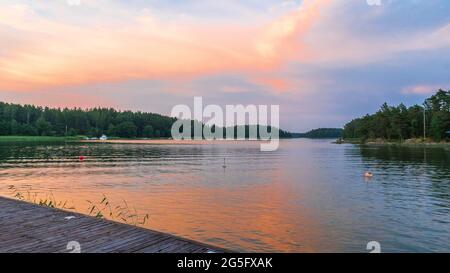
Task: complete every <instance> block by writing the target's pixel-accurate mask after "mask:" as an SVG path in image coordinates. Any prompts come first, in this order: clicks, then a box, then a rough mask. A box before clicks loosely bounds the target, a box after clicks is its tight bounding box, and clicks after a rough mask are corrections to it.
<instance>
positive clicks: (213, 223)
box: [0, 139, 450, 252]
mask: <svg viewBox="0 0 450 273" xmlns="http://www.w3.org/2000/svg"><path fill="white" fill-rule="evenodd" d="M330 142H331V140H308V139H292V140H282V141H281V144H280V148H279V149H278V150H277V151H275V152H260V150H259V143H257V142H243V141H241V142H220V143H215V144H211V143H209V144H204V143H203V144H199V145H179V144H176V145H146V144H103V143H89V144H87V143H69V142H68V143H45V144H43V143H17V144H13V143H1V144H0V181H1V182H0V194H1V195H3V196H9V197H11V196H12V195H13V192H12V190H11V189H9V186H10V185H14V187H15V188H17V189H18V191H20V192H21V193H23V194H24V195H26V194H27V192H30V193H32V194H37V195H38V196H39V197H41V198H45V197H48V196H50V195H52V196H54V198H55V199H57V200H61V201H67V202H68V204H71V206H73V207H75V210H76V211H79V212H82V213H88V212H89V211H88V210H89V207H90V204H89V202H88V201H87V200H89V201H91V202H101V201H102V199H103V196H104V195H105V196H106V197H107V199H108V200H109V202H110V203H111V204H114V205H115V204H119V203H122V202H123V200H125V201H126V202H127V204H128V206H129V207H134V208H135V209H136V211H137V212H138V213H142V214H145V213H148V214H149V216H150V218H149V220H148V221H147V222H146V223H145V227H147V228H151V229H155V230H159V231H163V232H168V233H171V234H175V235H179V236H183V237H187V238H190V239H193V240H197V241H201V242H204V243H208V244H212V245H217V246H220V247H225V248H228V249H232V250H235V251H251V252H254V251H257V252H336V251H338V252H368V250H367V249H366V245H367V243H368V242H369V241H377V242H379V243H380V245H381V251H383V252H438V251H439V252H449V251H450V225H449V223H450V149H448V148H447V149H446V148H423V147H398V146H359V145H352V144H344V145H336V144H331V143H330ZM80 155H82V156H84V157H85V159H84V160H83V161H80V160H79V156H80ZM224 159H225V165H226V168H223V165H224ZM365 171H371V172H373V174H374V176H373V177H372V178H365V177H364V172H365ZM106 216H107V215H106Z"/></svg>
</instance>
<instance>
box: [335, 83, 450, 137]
mask: <svg viewBox="0 0 450 273" xmlns="http://www.w3.org/2000/svg"><path fill="white" fill-rule="evenodd" d="M424 111H425V118H424ZM424 122H425V134H426V138H432V139H433V140H435V141H441V140H443V139H445V138H446V137H448V134H447V132H448V130H450V91H445V90H442V89H440V90H439V91H437V93H436V94H434V95H432V96H431V97H429V98H427V99H426V100H425V102H424V103H423V106H420V105H417V104H416V105H413V106H410V107H406V106H405V105H404V104H400V105H398V106H389V105H387V103H384V104H383V105H382V106H381V108H380V109H379V110H378V111H377V112H376V113H375V114H372V115H369V114H367V115H365V116H364V117H361V118H357V119H354V120H352V121H351V122H349V123H347V124H346V125H345V126H344V132H343V137H344V138H345V139H362V140H365V139H377V138H379V139H384V140H405V139H411V138H421V137H423V136H424Z"/></svg>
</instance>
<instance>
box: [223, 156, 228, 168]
mask: <svg viewBox="0 0 450 273" xmlns="http://www.w3.org/2000/svg"><path fill="white" fill-rule="evenodd" d="M226 167H227V165H225V158H224V159H223V165H222V168H224V169H225V168H226Z"/></svg>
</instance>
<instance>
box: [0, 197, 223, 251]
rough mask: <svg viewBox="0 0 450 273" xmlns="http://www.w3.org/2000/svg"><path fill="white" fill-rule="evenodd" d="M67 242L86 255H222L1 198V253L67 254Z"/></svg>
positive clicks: (179, 240)
mask: <svg viewBox="0 0 450 273" xmlns="http://www.w3.org/2000/svg"><path fill="white" fill-rule="evenodd" d="M68 216H74V217H75V218H72V219H66V217H68ZM69 241H76V242H79V243H80V245H81V251H82V252H87V253H89V252H141V253H150V252H177V253H189V252H210V251H214V252H223V251H224V250H223V249H219V248H216V247H212V246H207V245H205V244H202V243H198V242H195V241H191V240H187V239H184V238H180V237H176V236H172V235H170V234H166V233H161V232H157V231H152V230H149V229H143V228H139V227H135V226H130V225H126V224H122V223H116V222H112V221H107V220H102V219H97V218H94V217H90V216H85V215H82V214H79V213H74V212H71V211H63V210H58V209H53V208H48V207H42V206H38V205H35V204H30V203H26V202H22V201H18V200H12V199H8V198H3V197H0V252H2V253H4V252H69V250H67V249H66V246H67V243H68V242H69Z"/></svg>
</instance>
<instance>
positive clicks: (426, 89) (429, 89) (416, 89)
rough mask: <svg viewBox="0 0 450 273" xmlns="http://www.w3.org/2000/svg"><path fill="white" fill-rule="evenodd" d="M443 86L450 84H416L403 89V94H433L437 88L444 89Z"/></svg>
mask: <svg viewBox="0 0 450 273" xmlns="http://www.w3.org/2000/svg"><path fill="white" fill-rule="evenodd" d="M443 86H449V87H450V85H448V84H447V85H416V86H408V87H405V88H403V89H402V93H403V94H416V95H431V94H434V93H436V91H437V90H439V89H442V88H443Z"/></svg>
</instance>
